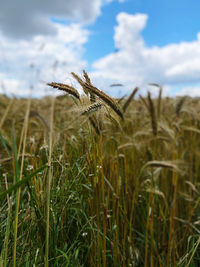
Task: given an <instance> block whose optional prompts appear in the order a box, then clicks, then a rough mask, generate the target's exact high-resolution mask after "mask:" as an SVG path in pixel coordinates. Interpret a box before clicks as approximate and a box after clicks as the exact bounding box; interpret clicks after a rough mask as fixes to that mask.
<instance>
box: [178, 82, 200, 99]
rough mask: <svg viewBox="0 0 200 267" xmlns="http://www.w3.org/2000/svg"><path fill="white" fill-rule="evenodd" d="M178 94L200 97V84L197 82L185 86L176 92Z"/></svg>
mask: <svg viewBox="0 0 200 267" xmlns="http://www.w3.org/2000/svg"><path fill="white" fill-rule="evenodd" d="M176 95H177V96H182V95H188V96H191V97H194V96H196V97H200V84H197V85H195V86H186V87H183V88H182V89H181V90H179V91H178V92H177V93H176Z"/></svg>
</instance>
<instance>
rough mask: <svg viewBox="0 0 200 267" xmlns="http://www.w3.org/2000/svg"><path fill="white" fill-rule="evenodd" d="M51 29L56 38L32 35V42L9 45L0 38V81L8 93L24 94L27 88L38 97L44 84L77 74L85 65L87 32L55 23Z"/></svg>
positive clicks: (7, 40)
mask: <svg viewBox="0 0 200 267" xmlns="http://www.w3.org/2000/svg"><path fill="white" fill-rule="evenodd" d="M55 27H56V29H57V35H55V36H44V35H36V36H34V37H33V38H32V40H15V42H13V41H11V40H10V39H8V38H6V37H5V36H3V35H1V36H0V40H1V45H0V60H1V61H4V64H2V65H1V67H0V81H1V82H3V83H4V87H5V88H6V90H7V92H8V93H16V94H17V95H23V94H26V95H27V94H28V93H27V92H28V91H29V90H30V86H31V87H34V89H33V95H34V96H38V95H42V94H44V93H45V92H44V88H45V85H44V82H51V81H53V80H56V81H64V80H65V79H66V78H67V77H69V73H70V72H71V71H75V72H80V71H81V70H82V69H83V68H85V67H86V66H87V62H86V61H84V60H83V59H82V55H83V52H84V48H83V46H84V44H85V43H86V42H87V40H88V35H89V32H88V30H86V29H84V28H83V27H82V26H81V25H80V24H71V25H69V26H64V25H61V24H55ZM41 80H42V81H44V82H43V83H41V82H40V81H41ZM68 82H70V81H69V80H68ZM42 88H43V90H42ZM27 90H28V91H27Z"/></svg>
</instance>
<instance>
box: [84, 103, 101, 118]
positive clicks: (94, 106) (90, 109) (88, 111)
mask: <svg viewBox="0 0 200 267" xmlns="http://www.w3.org/2000/svg"><path fill="white" fill-rule="evenodd" d="M102 105H103V104H102V103H101V102H96V103H94V104H92V105H90V106H89V107H88V108H87V109H86V110H84V111H83V112H82V113H81V115H89V114H91V113H92V112H95V111H97V110H99V109H101V107H102Z"/></svg>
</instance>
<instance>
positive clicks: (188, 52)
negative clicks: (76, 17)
mask: <svg viewBox="0 0 200 267" xmlns="http://www.w3.org/2000/svg"><path fill="white" fill-rule="evenodd" d="M147 20H148V16H147V15H146V14H135V15H131V14H127V13H124V12H122V13H119V14H118V15H117V23H118V25H117V26H116V27H115V34H114V42H115V47H116V52H113V53H110V54H108V55H106V56H105V57H103V58H100V59H99V60H97V61H96V62H94V63H93V71H92V72H91V75H92V76H93V77H94V79H95V80H96V81H97V80H100V79H101V80H104V81H106V79H108V80H109V82H111V81H114V82H119V83H124V84H125V85H127V86H129V87H130V86H131V87H133V86H144V85H146V84H147V83H149V82H156V83H159V84H166V85H167V86H168V87H169V86H170V87H171V86H173V85H176V84H180V83H181V84H191V83H196V82H200V61H199V58H200V33H198V34H197V39H196V40H194V41H192V42H180V43H175V44H169V45H166V46H163V47H158V46H153V47H148V46H147V45H146V44H145V41H144V39H143V37H142V31H143V30H144V28H145V27H146V25H147ZM107 84H108V83H107ZM195 92H196V91H195Z"/></svg>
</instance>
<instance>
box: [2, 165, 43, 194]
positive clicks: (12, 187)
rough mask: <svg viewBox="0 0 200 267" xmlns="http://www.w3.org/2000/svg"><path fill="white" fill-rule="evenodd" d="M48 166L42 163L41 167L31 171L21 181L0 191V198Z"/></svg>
mask: <svg viewBox="0 0 200 267" xmlns="http://www.w3.org/2000/svg"><path fill="white" fill-rule="evenodd" d="M47 167H48V166H47V165H44V166H42V167H41V168H39V169H37V170H36V171H34V172H33V173H31V174H30V175H28V176H27V177H25V178H24V179H22V180H21V181H18V182H16V183H15V184H14V185H12V186H11V187H9V188H8V189H7V190H6V191H4V192H2V193H0V199H1V198H3V197H4V196H6V195H7V194H10V193H11V192H12V191H15V190H17V189H18V188H19V187H20V186H22V185H24V184H26V183H27V182H28V181H29V180H30V179H31V178H32V177H34V176H35V175H36V174H37V173H38V172H41V171H43V170H44V169H46V168H47Z"/></svg>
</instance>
